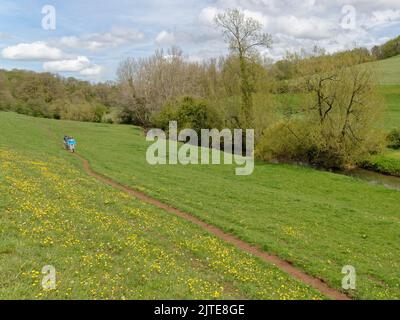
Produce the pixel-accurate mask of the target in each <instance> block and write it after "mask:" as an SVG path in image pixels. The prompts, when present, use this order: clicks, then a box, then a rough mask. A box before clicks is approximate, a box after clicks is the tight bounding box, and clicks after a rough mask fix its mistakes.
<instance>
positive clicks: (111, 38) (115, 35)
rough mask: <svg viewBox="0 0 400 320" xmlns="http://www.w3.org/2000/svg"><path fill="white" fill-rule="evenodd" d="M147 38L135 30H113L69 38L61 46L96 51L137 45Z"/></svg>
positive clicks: (62, 41)
mask: <svg viewBox="0 0 400 320" xmlns="http://www.w3.org/2000/svg"><path fill="white" fill-rule="evenodd" d="M144 38H145V36H144V34H143V33H141V32H139V31H136V30H134V29H128V28H116V27H114V28H112V29H111V31H109V32H105V33H91V34H88V35H83V36H82V37H77V36H67V37H62V38H61V39H60V40H59V44H60V45H61V46H65V47H69V48H74V49H87V50H91V51H96V50H100V49H106V48H113V47H118V46H120V45H123V44H126V43H130V42H131V43H136V42H139V41H142V40H143V39H144Z"/></svg>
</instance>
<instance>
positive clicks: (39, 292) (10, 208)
mask: <svg viewBox="0 0 400 320" xmlns="http://www.w3.org/2000/svg"><path fill="white" fill-rule="evenodd" d="M69 125H70V124H69V123H62V122H48V120H39V119H31V118H28V117H24V116H18V115H14V114H9V113H8V114H6V113H0V128H1V135H0V226H1V228H0V270H1V272H0V299H222V298H224V299H232V298H233V299H319V298H323V297H322V296H321V295H320V294H318V293H316V292H315V291H314V290H313V289H310V288H309V287H307V286H305V285H304V284H302V283H300V282H298V281H296V280H294V279H293V278H291V277H290V276H288V275H287V274H285V273H283V272H281V271H280V270H278V269H277V268H275V267H273V266H271V265H268V264H266V263H263V262H261V261H259V260H258V259H256V258H253V257H252V256H250V255H248V254H245V253H243V252H241V251H239V250H237V249H235V248H233V247H232V246H230V245H227V244H225V243H224V242H222V241H220V240H218V239H217V238H215V237H213V236H211V235H209V234H207V233H206V232H204V231H202V230H201V229H200V228H198V227H196V226H195V225H192V224H191V223H189V222H186V221H184V220H182V219H180V218H178V217H174V216H171V215H170V214H168V213H166V212H164V211H163V210H159V209H157V208H155V207H153V206H150V205H145V204H143V203H141V202H140V201H138V200H135V199H133V198H132V197H130V196H129V195H127V194H125V193H122V192H119V191H117V190H114V189H113V188H110V187H107V186H105V185H103V184H101V183H99V182H98V181H96V180H94V179H93V178H90V177H89V176H87V175H86V174H85V173H84V172H83V170H82V168H81V163H80V162H79V161H78V160H77V159H76V158H75V157H73V156H72V155H70V154H68V153H67V152H65V151H63V150H62V149H61V144H59V143H58V139H54V136H53V134H52V132H51V130H50V128H51V127H53V129H54V128H56V127H57V129H58V130H61V131H63V129H65V128H66V127H68V126H69ZM74 125H75V124H74ZM79 125H80V126H82V128H85V126H86V124H78V126H79ZM65 126H66V127H65ZM89 127H90V125H89ZM89 130H90V129H89ZM46 265H52V266H54V267H55V268H56V271H57V288H56V290H53V291H44V290H43V289H42V287H41V281H42V277H43V275H42V274H41V270H42V268H43V267H44V266H46Z"/></svg>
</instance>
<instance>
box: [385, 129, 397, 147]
mask: <svg viewBox="0 0 400 320" xmlns="http://www.w3.org/2000/svg"><path fill="white" fill-rule="evenodd" d="M387 141H388V142H389V144H388V146H389V148H392V149H400V129H395V130H393V131H392V132H391V133H390V134H389V135H388V136H387Z"/></svg>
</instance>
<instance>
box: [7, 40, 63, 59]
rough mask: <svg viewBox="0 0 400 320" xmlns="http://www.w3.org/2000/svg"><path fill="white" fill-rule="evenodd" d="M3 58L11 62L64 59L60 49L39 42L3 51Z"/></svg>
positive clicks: (11, 47)
mask: <svg viewBox="0 0 400 320" xmlns="http://www.w3.org/2000/svg"><path fill="white" fill-rule="evenodd" d="M2 57H3V58H4V59H11V60H29V61H41V60H57V59H61V58H62V57H63V53H62V51H61V50H60V49H58V48H55V47H50V46H49V45H48V44H47V43H45V42H42V41H37V42H33V43H20V44H17V45H15V46H10V47H7V48H4V49H3V50H2Z"/></svg>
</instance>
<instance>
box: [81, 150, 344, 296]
mask: <svg viewBox="0 0 400 320" xmlns="http://www.w3.org/2000/svg"><path fill="white" fill-rule="evenodd" d="M75 155H76V156H77V157H78V158H79V159H80V160H81V161H82V163H83V167H84V169H85V171H86V172H87V173H88V174H89V175H90V176H92V177H94V178H96V179H98V180H99V181H101V182H103V183H105V184H108V185H110V186H112V187H114V188H117V189H119V190H121V191H124V192H126V193H128V194H130V195H132V196H134V197H136V198H138V199H139V200H141V201H143V202H145V203H148V204H151V205H153V206H156V207H158V208H161V209H163V210H165V211H167V212H169V213H172V214H174V215H176V216H179V217H181V218H183V219H185V220H188V221H190V222H192V223H194V224H196V225H198V226H199V227H201V228H203V229H204V230H206V231H208V232H209V233H211V234H213V235H214V236H216V237H217V238H219V239H221V240H223V241H225V242H227V243H230V244H232V245H234V246H236V247H237V248H239V249H240V250H242V251H246V252H248V253H250V254H252V255H254V256H257V257H259V258H261V259H262V260H264V261H266V262H268V263H272V264H273V265H275V266H276V267H278V268H279V269H281V270H282V271H284V272H286V273H287V274H289V275H291V276H293V277H294V278H296V279H298V280H300V281H302V282H303V283H305V284H307V285H309V286H311V287H313V288H314V289H316V290H318V291H319V292H321V293H322V294H324V295H325V296H326V297H328V298H330V299H334V300H350V298H349V297H348V296H347V295H345V294H344V293H341V292H339V291H337V290H335V289H332V288H331V287H329V286H328V285H327V284H326V283H325V282H324V281H322V280H320V279H318V278H315V277H312V276H310V275H308V274H306V273H305V272H303V271H301V270H299V269H297V268H296V267H294V266H293V265H291V264H290V263H289V262H287V261H285V260H282V259H281V258H279V257H277V256H275V255H271V254H268V253H266V252H264V251H262V250H260V249H259V248H257V247H254V246H252V245H250V244H248V243H246V242H244V241H242V240H240V239H238V238H236V237H235V236H232V235H230V234H228V233H225V232H224V231H222V230H221V229H219V228H217V227H215V226H212V225H209V224H207V223H205V222H203V221H202V220H200V219H198V218H196V217H194V216H192V215H190V214H188V213H185V212H183V211H181V210H178V209H176V208H173V207H171V206H169V205H167V204H165V203H162V202H161V201H158V200H156V199H154V198H152V197H150V196H148V195H146V194H144V193H142V192H140V191H136V190H134V189H131V188H129V187H126V186H124V185H122V184H120V183H118V182H115V181H114V180H112V179H110V178H108V177H106V176H104V175H102V174H100V173H97V172H95V171H94V170H93V169H92V168H91V167H90V164H89V162H88V161H87V160H86V159H85V158H83V157H82V156H80V155H78V154H75Z"/></svg>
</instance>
